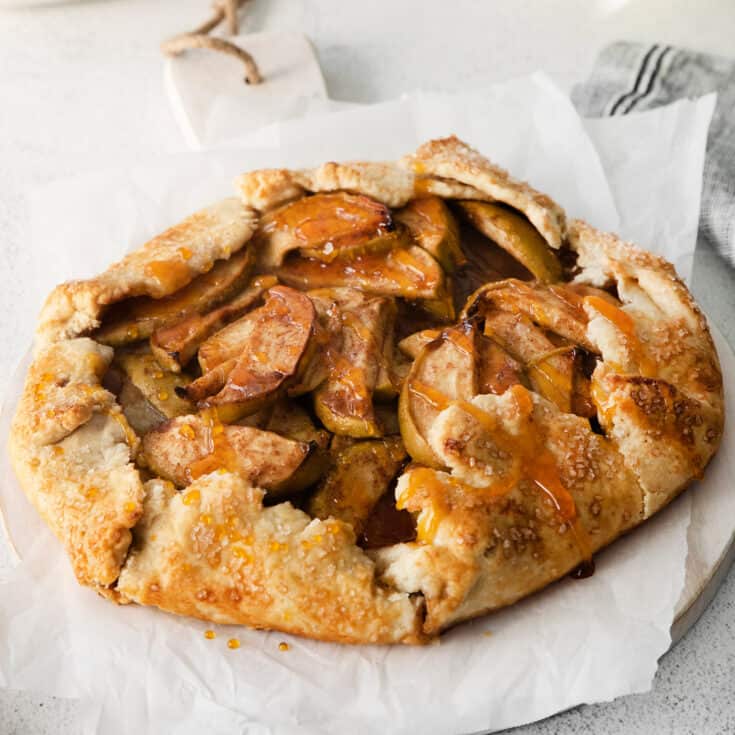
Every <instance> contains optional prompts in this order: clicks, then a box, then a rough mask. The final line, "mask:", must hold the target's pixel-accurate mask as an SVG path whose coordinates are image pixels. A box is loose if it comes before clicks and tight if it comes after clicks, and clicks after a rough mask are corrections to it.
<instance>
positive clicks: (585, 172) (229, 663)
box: [0, 76, 735, 735]
mask: <svg viewBox="0 0 735 735" xmlns="http://www.w3.org/2000/svg"><path fill="white" fill-rule="evenodd" d="M711 112H712V100H711V99H709V100H708V99H704V100H702V101H699V102H691V103H682V104H681V105H679V106H678V107H675V108H667V109H665V110H660V111H655V112H653V113H646V114H645V115H649V116H653V117H648V118H646V117H645V115H641V116H640V118H639V119H638V120H637V121H636V120H634V118H633V116H631V117H630V118H629V119H626V120H625V121H620V120H617V119H615V120H606V121H602V122H600V123H595V124H588V123H583V122H582V121H581V120H580V119H579V118H578V117H577V115H576V114H575V112H574V110H573V108H572V106H571V105H570V103H569V102H568V100H567V99H566V98H565V97H564V96H563V95H562V94H561V93H560V92H559V91H558V90H557V89H556V88H555V87H554V86H553V85H552V84H551V83H550V82H549V81H548V80H547V79H546V78H544V77H542V76H534V77H532V78H527V79H522V80H517V81H514V82H509V83H507V84H503V85H499V86H494V87H491V88H488V89H484V90H480V91H477V92H472V93H463V94H457V95H428V94H420V95H412V96H410V97H407V98H406V99H403V100H400V101H398V102H394V103H387V104H382V105H377V106H371V107H361V108H358V109H355V110H348V111H345V112H341V113H339V114H335V115H333V116H329V117H322V118H309V119H306V120H300V121H290V122H288V123H284V124H279V125H275V126H271V127H270V128H269V129H268V130H267V131H266V132H265V133H264V134H263V133H260V134H258V136H256V137H255V138H251V139H250V140H243V141H241V147H240V148H239V149H238V150H228V151H218V152H216V153H213V152H210V153H206V154H197V155H193V154H192V155H182V156H176V157H171V158H167V159H165V160H162V161H159V162H157V164H156V165H150V166H147V167H135V168H129V169H127V170H125V171H115V172H107V173H103V174H95V175H90V176H85V177H83V178H79V179H74V180H71V181H66V182H63V183H57V184H54V185H51V186H49V187H47V188H46V189H44V190H43V191H39V192H37V193H36V195H35V197H34V202H33V213H34V216H33V232H32V243H33V247H34V249H35V250H34V252H35V255H36V262H37V267H36V272H35V273H33V274H29V284H33V287H34V288H37V289H38V298H39V301H40V298H41V296H42V295H43V294H44V293H45V292H47V291H48V290H49V289H50V288H51V287H52V286H53V285H54V283H55V282H56V281H58V280H60V279H61V278H68V277H80V276H87V275H90V274H92V273H94V272H96V271H99V270H101V269H102V268H103V267H105V266H106V265H107V264H108V263H109V262H110V261H112V260H113V259H114V258H116V257H118V256H120V255H121V254H122V253H123V252H124V251H126V250H128V249H130V248H132V247H134V246H136V245H138V244H140V243H142V242H144V241H145V240H146V239H147V238H149V237H150V236H151V235H153V234H155V233H156V232H158V231H159V230H161V229H163V228H165V227H167V226H169V225H170V224H171V223H172V222H174V221H176V220H177V219H178V218H180V217H182V216H183V215H185V214H186V213H188V212H190V211H192V210H194V209H196V208H198V207H200V206H202V205H204V204H206V203H208V202H209V201H211V200H215V199H217V198H218V197H220V196H222V195H225V194H228V193H230V192H231V191H232V187H231V179H232V177H233V176H234V175H235V174H237V173H239V172H241V171H244V170H247V169H251V168H254V167H260V166H281V165H284V166H301V165H307V164H315V163H319V162H321V161H322V160H326V159H344V158H358V157H368V158H373V159H376V158H377V159H387V158H393V157H396V156H399V155H402V154H404V153H406V152H408V151H411V150H413V149H414V148H415V147H416V145H417V144H419V143H420V142H422V141H423V140H424V139H426V138H428V137H430V136H436V135H443V134H449V133H456V134H457V135H459V136H460V137H463V138H465V139H466V140H467V141H468V142H470V143H471V144H473V145H474V146H476V147H477V148H479V149H480V150H481V151H482V152H484V153H486V154H488V155H489V156H491V157H492V158H493V159H495V160H496V161H498V162H499V163H501V164H502V165H504V166H506V167H508V168H509V169H510V170H511V171H512V172H513V173H514V174H515V175H516V176H518V177H521V178H525V179H528V180H529V181H531V182H532V183H533V184H534V185H535V186H537V187H538V188H540V189H541V190H542V191H546V192H548V193H549V194H550V195H552V196H553V197H555V198H556V199H558V200H559V201H560V203H561V204H562V205H563V206H564V207H565V208H566V209H567V211H568V213H569V214H570V215H572V216H581V217H584V218H586V219H588V220H589V221H591V222H592V223H594V224H595V225H597V226H599V227H602V228H608V229H613V230H614V229H617V228H618V227H620V228H622V231H623V232H624V233H625V234H629V235H636V236H637V237H639V238H641V240H642V243H641V244H642V245H644V246H647V247H650V248H652V249H653V248H655V249H656V250H658V251H659V252H663V253H665V254H668V255H669V256H670V257H671V258H673V259H674V260H675V262H677V263H679V262H682V263H685V262H686V256H687V254H688V253H691V252H692V251H693V250H694V243H695V236H696V221H697V215H698V211H699V182H700V181H701V173H702V158H703V151H704V143H705V138H706V131H707V126H708V124H709V117H710V115H711ZM631 121H632V122H631ZM623 123H625V124H623ZM587 128H589V132H590V135H588V132H587ZM662 130H665V131H666V135H662V134H661V131H662ZM264 145H265V147H263V146H264ZM598 149H599V155H598ZM50 262H53V263H54V268H53V272H50V269H49V267H48V264H49V263H50ZM721 349H722V350H724V351H725V354H723V362H725V368H726V371H727V373H726V374H728V375H730V376H732V375H733V374H735V371H734V370H733V363H732V359H731V357H730V353H729V351H727V350H726V348H725V347H721ZM25 364H27V362H26V363H24V364H23V365H22V366H21V371H20V372H19V373H18V374H17V375H16V376H15V378H14V380H13V381H12V385H11V389H10V392H9V396H8V399H7V401H6V405H5V409H4V412H3V415H2V419H1V422H0V436H2V440H3V443H5V440H6V437H7V431H8V424H9V421H10V414H11V412H12V411H13V410H14V404H15V400H16V398H17V394H18V391H19V390H20V386H21V383H22V372H23V370H24V368H25ZM728 441H729V443H730V444H732V439H731V438H730V437H729V435H728ZM723 450H727V451H723V452H722V454H721V456H720V457H719V458H718V459H717V460H716V462H715V464H714V465H713V467H712V468H711V471H710V472H709V473H708V475H707V477H706V479H705V480H704V482H703V483H701V484H700V486H699V487H697V488H696V489H695V490H694V491H693V492H689V493H687V494H685V495H684V496H682V498H680V499H679V500H678V501H676V502H675V503H674V504H673V505H672V506H671V507H669V508H668V509H666V510H665V511H663V512H662V513H661V514H659V515H658V516H657V517H656V518H654V519H653V520H652V521H650V522H649V523H647V524H646V525H645V526H644V527H643V528H642V529H640V530H638V531H636V532H634V533H632V534H630V535H629V536H627V537H625V538H623V539H620V540H619V541H618V542H616V543H615V544H614V545H613V546H612V547H611V548H610V549H608V550H607V551H605V552H603V553H601V554H600V555H599V557H598V560H597V572H596V573H595V574H594V576H592V577H590V578H589V579H585V580H580V581H573V580H571V579H564V580H562V581H561V582H559V583H557V584H554V585H552V586H551V587H549V588H548V589H546V590H544V591H543V592H541V593H539V594H536V595H534V596H532V597H531V598H529V599H527V600H525V601H523V602H521V603H519V604H517V605H514V606H513V607H511V608H509V609H507V610H504V611H501V612H499V613H496V614H494V615H491V616H488V617H486V618H483V619H481V620H477V621H475V622H473V623H469V624H466V625H462V626H460V627H459V628H457V629H456V630H453V631H450V632H449V633H448V634H447V635H446V636H444V637H443V638H442V639H441V642H440V643H438V644H436V645H430V646H427V647H424V648H406V647H395V648H383V647H345V646H337V645H330V644H324V643H316V642H313V641H308V640H301V639H298V638H291V637H288V636H284V635H281V634H278V633H262V632H255V631H249V630H246V629H241V628H233V627H230V628H227V627H223V626H211V625H207V624H204V623H200V622H197V621H193V620H187V619H183V618H176V617H173V616H170V615H166V614H164V613H161V612H158V611H156V610H153V609H147V608H140V607H136V606H132V605H131V606H127V607H116V606H114V605H112V604H110V603H109V602H106V601H103V600H102V599H100V598H98V597H97V596H96V595H95V594H94V593H93V592H91V591H90V590H88V589H83V588H80V587H78V586H77V584H76V582H75V581H74V578H73V575H72V573H71V570H70V568H69V566H68V563H67V561H66V559H65V557H64V555H63V553H62V551H61V547H60V545H59V544H58V542H57V541H56V540H55V539H54V538H53V537H52V535H51V534H50V532H49V531H48V530H47V529H46V528H45V526H44V525H43V524H42V523H41V521H40V520H39V519H38V517H37V516H36V514H35V512H34V511H33V509H32V508H30V506H29V504H28V503H27V501H26V500H25V497H24V496H23V495H22V493H21V491H20V489H19V487H18V486H17V483H16V482H15V481H14V479H13V476H12V471H11V470H10V468H9V466H8V462H7V459H6V458H5V456H4V455H5V453H3V460H2V465H1V466H0V482H1V485H0V502H1V503H2V507H3V509H4V513H5V517H6V521H7V524H8V527H9V530H10V533H11V536H12V539H13V541H14V543H15V546H16V548H17V551H18V554H19V558H20V561H19V563H18V564H17V565H16V566H15V567H14V568H11V569H5V570H0V684H3V685H5V686H12V687H16V688H28V689H35V690H38V691H42V692H46V693H50V694H55V695H58V696H64V697H74V698H79V699H81V700H83V701H84V702H85V703H86V710H85V711H86V714H87V718H86V724H85V727H86V728H87V731H88V732H95V733H105V735H108V734H111V735H115V733H131V732H139V733H162V732H176V733H192V734H194V733H196V734H197V735H199V733H202V732H207V733H234V732H238V733H240V732H241V733H245V732H247V733H279V734H281V733H284V734H285V733H296V732H298V733H340V734H341V733H347V732H349V733H352V732H359V733H385V732H391V733H416V732H420V733H426V734H431V733H471V732H478V731H485V730H490V729H499V728H504V727H509V726H512V725H518V724H521V723H524V722H528V721H531V720H534V719H537V718H540V717H544V716H546V715H550V714H552V713H554V712H557V711H559V710H562V709H565V708H568V707H571V706H573V705H575V704H578V703H581V702H595V701H601V700H606V699H611V698H613V697H616V696H619V695H622V694H627V693H631V692H641V691H645V690H647V689H648V688H649V687H650V685H651V681H652V678H653V675H654V673H655V670H656V665H657V659H658V658H659V657H660V656H661V655H662V654H663V653H664V651H666V649H667V647H668V645H669V628H670V625H671V622H672V618H673V612H674V606H675V604H676V602H677V599H678V597H679V595H680V593H681V589H682V584H683V580H684V564H685V558H686V555H687V527H688V524H689V520H690V515H691V513H690V511H691V506H692V497H693V496H694V494H696V495H697V497H698V498H699V497H702V498H704V497H707V495H706V494H708V493H709V494H710V495H713V494H714V495H717V494H718V493H719V496H718V497H721V498H724V499H725V501H727V499H728V497H729V494H728V492H727V478H726V475H727V473H728V471H729V472H730V473H731V476H732V471H733V469H732V465H733V461H732V457H733V456H735V452H733V451H732V447H731V446H730V447H723ZM728 461H729V466H728ZM723 502H724V501H723ZM728 502H731V501H728ZM731 504H732V502H731ZM210 627H213V628H215V630H216V631H217V634H218V635H217V638H216V639H215V640H206V639H205V638H204V636H203V632H204V630H205V629H207V628H210ZM235 636H236V637H238V638H239V639H240V641H241V643H242V646H241V648H240V649H238V650H236V651H232V650H229V649H228V648H227V646H226V641H227V639H228V638H230V637H235ZM280 641H287V642H288V643H289V644H290V649H289V650H288V651H281V650H279V647H278V643H279V642H280Z"/></svg>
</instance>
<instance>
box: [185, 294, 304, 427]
mask: <svg viewBox="0 0 735 735" xmlns="http://www.w3.org/2000/svg"><path fill="white" fill-rule="evenodd" d="M315 321H316V312H315V310H314V305H313V304H312V302H311V300H310V299H309V297H308V296H306V295H305V294H302V293H300V292H299V291H295V290H294V289H292V288H288V287H287V286H275V287H274V288H272V289H270V290H269V291H268V293H267V296H266V301H265V304H263V306H261V307H260V308H258V309H255V310H254V311H251V312H249V313H248V314H246V315H245V316H244V317H242V318H241V319H239V320H238V321H236V322H233V323H232V324H231V325H229V326H228V327H226V328H225V329H224V330H222V332H219V333H218V334H216V335H214V337H212V338H210V340H207V342H205V344H204V345H202V347H201V349H200V350H199V362H200V364H201V366H202V369H203V370H204V371H205V373H204V375H202V377H201V378H200V379H199V380H196V381H194V383H192V384H191V385H190V386H189V387H188V388H187V394H188V395H189V396H190V397H191V396H196V398H197V399H198V401H199V405H200V406H202V407H211V408H216V410H217V413H218V415H219V417H220V419H221V420H223V421H235V420H236V419H238V418H240V417H241V416H246V415H248V414H251V413H255V412H256V411H257V410H259V409H260V408H262V407H263V406H264V405H266V404H267V403H271V402H273V401H274V400H276V399H277V398H278V396H279V395H281V394H282V393H283V391H284V390H285V389H286V387H287V386H288V385H289V384H290V383H293V382H296V381H297V380H298V377H299V373H300V371H301V370H303V368H304V366H305V365H306V364H307V363H308V360H309V358H310V356H311V350H312V349H313V347H314V345H313V344H312V336H313V332H314V325H315ZM223 332H227V335H226V336H225V337H223V335H222V333H223ZM213 340H217V341H218V342H219V343H221V344H219V347H218V349H217V351H216V355H215V354H210V352H209V351H207V350H206V349H205V348H206V347H207V345H208V344H210V343H211V342H212V341H213ZM232 361H234V363H233V362H232ZM214 370H218V371H219V372H220V373H222V374H224V373H227V375H226V378H225V382H224V385H223V386H221V388H220V389H219V390H218V391H217V392H216V393H214V395H212V394H210V395H209V396H208V397H206V398H201V397H200V396H201V391H200V387H201V385H202V384H203V383H207V382H208V381H210V380H211V379H210V377H209V375H208V373H209V372H211V371H214ZM218 384H219V381H216V382H215V386H216V385H218Z"/></svg>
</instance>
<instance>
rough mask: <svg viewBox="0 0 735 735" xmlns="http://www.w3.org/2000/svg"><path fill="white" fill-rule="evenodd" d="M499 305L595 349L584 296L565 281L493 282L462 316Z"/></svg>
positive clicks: (472, 297) (509, 311) (499, 307)
mask: <svg viewBox="0 0 735 735" xmlns="http://www.w3.org/2000/svg"><path fill="white" fill-rule="evenodd" d="M489 309H499V310H501V311H506V312H508V313H510V314H525V315H526V316H528V317H529V318H530V319H531V320H532V321H533V322H534V323H535V324H537V325H538V326H539V327H541V328H542V329H545V330H548V331H550V332H554V333H555V334H558V335H559V336H560V337H563V338H564V339H565V340H568V341H570V342H575V343H576V344H580V345H583V346H584V347H585V348H587V349H589V350H592V349H594V345H592V343H591V342H590V340H589V338H588V337H587V314H586V313H585V310H584V306H583V300H582V298H581V297H580V296H579V295H578V294H577V293H576V292H574V291H571V290H569V289H567V288H566V286H564V285H558V286H557V285H552V286H548V287H546V286H542V285H540V284H531V283H526V282H524V281H518V280H516V279H511V278H509V279H506V280H504V281H498V282H497V283H489V284H487V285H486V286H483V287H482V288H480V289H478V290H477V291H476V292H475V293H474V294H473V295H472V296H471V297H470V298H469V299H468V301H467V305H466V307H465V308H464V309H463V311H462V316H463V317H464V318H468V316H469V315H470V314H472V313H475V312H479V313H483V312H487V311H488V310H489Z"/></svg>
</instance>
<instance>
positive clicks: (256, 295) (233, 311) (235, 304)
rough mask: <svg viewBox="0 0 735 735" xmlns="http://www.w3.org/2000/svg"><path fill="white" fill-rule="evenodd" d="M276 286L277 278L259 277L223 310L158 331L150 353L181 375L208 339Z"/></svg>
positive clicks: (187, 319) (196, 315) (183, 320)
mask: <svg viewBox="0 0 735 735" xmlns="http://www.w3.org/2000/svg"><path fill="white" fill-rule="evenodd" d="M277 283H278V279H277V278H276V277H275V276H258V277H257V278H255V279H254V280H253V282H252V283H251V284H250V285H249V286H248V287H247V288H246V289H245V290H244V291H243V292H242V293H240V294H238V295H237V296H236V297H235V298H234V299H232V301H230V302H228V303H226V304H225V305H224V306H220V307H219V308H216V309H214V310H213V311H210V312H209V313H207V314H191V315H190V316H188V317H184V318H183V319H182V320H181V321H178V322H176V323H175V324H171V325H170V326H165V327H161V328H160V329H157V330H156V331H155V332H154V333H153V334H152V335H151V351H152V352H153V354H154V355H155V357H156V360H158V363H159V364H160V365H161V366H162V367H165V368H166V369H168V370H170V371H171V372H174V373H178V372H180V371H181V368H182V367H184V366H185V365H186V364H187V363H188V362H189V361H190V360H191V359H192V358H193V357H194V355H196V353H197V350H198V349H199V347H200V346H201V344H202V343H203V342H204V341H205V340H206V339H208V338H209V337H211V336H212V335H213V334H215V333H216V332H218V331H219V330H220V329H222V328H223V327H224V326H226V325H227V324H229V323H230V322H232V321H234V320H235V319H239V318H240V317H241V316H243V314H245V313H247V312H248V311H250V309H252V308H253V307H254V306H255V305H256V304H257V303H258V302H259V301H260V300H261V298H262V297H263V294H264V293H265V292H266V291H267V290H268V289H269V288H272V287H273V286H275V285H276V284H277Z"/></svg>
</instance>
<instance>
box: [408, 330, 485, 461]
mask: <svg viewBox="0 0 735 735" xmlns="http://www.w3.org/2000/svg"><path fill="white" fill-rule="evenodd" d="M475 338H476V330H475V326H474V325H473V324H472V323H470V322H463V323H461V324H459V325H458V326H456V327H450V328H449V329H445V330H444V331H442V333H441V334H440V335H439V337H437V338H436V339H435V340H433V341H432V342H429V343H428V344H426V345H425V346H424V347H423V348H422V349H421V351H420V353H419V354H418V355H417V357H416V359H415V360H414V362H413V365H412V367H411V371H410V372H409V374H408V377H407V378H406V380H405V382H404V384H403V388H402V390H401V396H400V399H399V402H398V420H399V422H400V426H401V435H402V436H403V441H404V443H405V445H406V449H407V450H408V453H409V454H410V455H411V457H412V458H413V459H414V460H415V461H416V462H419V463H420V464H425V465H429V466H431V467H441V466H442V463H441V462H440V461H439V459H438V458H437V456H436V455H435V454H434V452H433V450H432V449H431V447H430V446H429V445H428V443H427V440H426V437H427V434H428V431H429V429H430V428H431V424H432V423H433V422H434V420H435V419H436V417H437V416H438V415H439V412H440V411H442V410H443V409H444V408H446V405H447V403H448V402H451V401H453V400H469V399H470V398H472V397H473V396H475V395H476V394H477V392H478V391H477V388H478V386H477V372H476V361H477V349H476V345H475Z"/></svg>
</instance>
